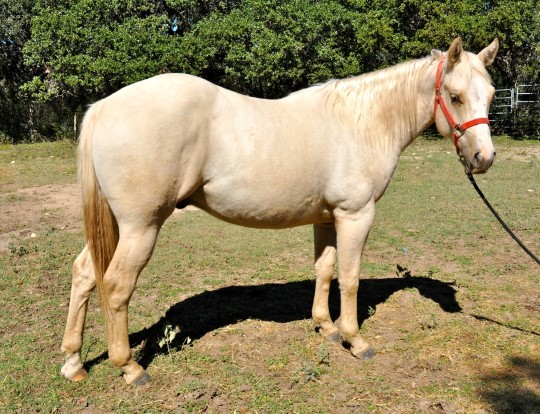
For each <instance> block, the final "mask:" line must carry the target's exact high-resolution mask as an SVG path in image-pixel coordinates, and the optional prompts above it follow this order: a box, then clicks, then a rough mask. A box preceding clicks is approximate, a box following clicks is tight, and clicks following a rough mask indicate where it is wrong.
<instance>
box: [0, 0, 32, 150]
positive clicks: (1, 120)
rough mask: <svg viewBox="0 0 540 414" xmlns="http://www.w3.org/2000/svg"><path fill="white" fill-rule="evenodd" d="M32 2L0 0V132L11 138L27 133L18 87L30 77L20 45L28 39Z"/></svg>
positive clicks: (26, 105) (23, 102)
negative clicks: (0, 17)
mask: <svg viewBox="0 0 540 414" xmlns="http://www.w3.org/2000/svg"><path fill="white" fill-rule="evenodd" d="M32 3H33V2H32V1H29V0H22V1H18V2H14V1H10V0H0V15H1V16H2V19H1V20H0V135H3V136H7V137H10V138H11V139H12V140H17V139H20V137H22V136H25V135H27V134H28V133H29V131H30V127H29V125H28V119H29V111H30V106H29V101H28V100H26V99H25V97H24V95H23V94H22V93H21V92H20V90H19V86H20V85H21V84H22V83H24V82H25V81H27V80H28V79H30V78H31V71H30V70H29V69H28V68H26V67H25V65H24V62H23V54H22V48H23V45H24V43H25V42H26V41H27V40H28V39H29V38H30V15H31V9H32Z"/></svg>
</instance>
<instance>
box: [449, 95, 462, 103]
mask: <svg viewBox="0 0 540 414" xmlns="http://www.w3.org/2000/svg"><path fill="white" fill-rule="evenodd" d="M450 99H451V100H452V103H453V104H454V105H459V104H461V99H459V96H458V95H453V94H452V95H450Z"/></svg>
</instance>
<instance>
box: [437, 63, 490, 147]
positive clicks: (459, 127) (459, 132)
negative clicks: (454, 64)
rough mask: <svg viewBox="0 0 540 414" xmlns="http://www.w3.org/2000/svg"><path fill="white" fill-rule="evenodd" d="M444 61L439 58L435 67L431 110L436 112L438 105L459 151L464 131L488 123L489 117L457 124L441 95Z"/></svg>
mask: <svg viewBox="0 0 540 414" xmlns="http://www.w3.org/2000/svg"><path fill="white" fill-rule="evenodd" d="M445 62H446V58H443V59H441V61H440V62H439V66H438V67H437V77H436V81H435V106H434V110H433V116H435V115H436V114H437V106H440V107H441V109H442V111H443V114H444V117H445V118H446V120H447V121H448V123H449V124H450V126H451V127H452V130H453V132H454V145H455V146H456V150H457V151H458V153H459V147H458V141H459V139H460V138H461V137H462V136H463V135H464V134H465V131H466V130H467V129H469V128H470V127H473V126H475V125H479V124H488V125H489V119H488V118H475V119H472V120H470V121H467V122H464V123H462V124H458V123H457V122H456V120H455V119H454V117H453V116H452V114H451V113H450V111H449V110H448V107H447V106H446V103H445V102H444V99H443V96H442V82H443V68H444V63H445Z"/></svg>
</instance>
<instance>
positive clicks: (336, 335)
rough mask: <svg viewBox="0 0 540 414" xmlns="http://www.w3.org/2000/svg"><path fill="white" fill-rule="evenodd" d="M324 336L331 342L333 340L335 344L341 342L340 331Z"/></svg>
mask: <svg viewBox="0 0 540 414" xmlns="http://www.w3.org/2000/svg"><path fill="white" fill-rule="evenodd" d="M324 337H325V338H326V339H327V340H329V341H330V342H333V343H335V344H338V343H340V342H341V335H340V334H339V331H336V332H333V333H331V334H328V335H324Z"/></svg>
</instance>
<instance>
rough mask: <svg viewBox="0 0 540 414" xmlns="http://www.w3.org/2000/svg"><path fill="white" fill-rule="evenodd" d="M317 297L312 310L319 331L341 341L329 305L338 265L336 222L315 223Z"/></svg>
mask: <svg viewBox="0 0 540 414" xmlns="http://www.w3.org/2000/svg"><path fill="white" fill-rule="evenodd" d="M313 235H314V241H315V276H316V284H315V297H314V298H313V308H312V310H311V313H312V316H313V322H314V323H315V326H316V327H317V329H318V330H319V333H320V334H321V335H322V336H324V337H325V338H326V339H328V340H330V341H332V342H339V340H340V337H339V330H338V328H337V327H336V326H335V325H334V323H333V322H332V318H331V316H330V309H329V307H328V296H329V293H330V284H331V283H332V278H333V276H334V267H335V265H336V227H335V226H334V224H333V223H332V224H315V225H314V226H313Z"/></svg>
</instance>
